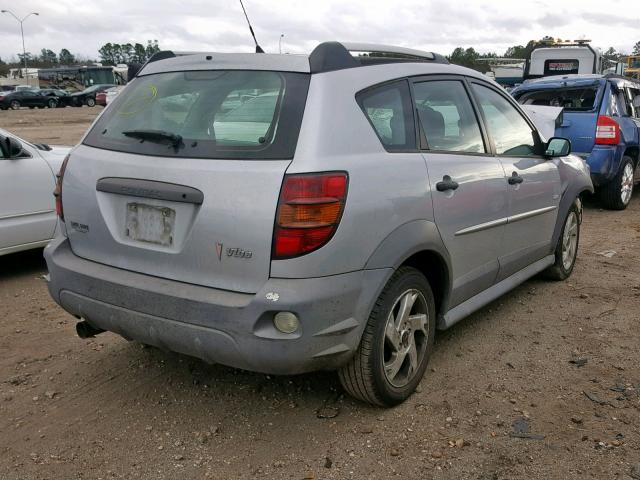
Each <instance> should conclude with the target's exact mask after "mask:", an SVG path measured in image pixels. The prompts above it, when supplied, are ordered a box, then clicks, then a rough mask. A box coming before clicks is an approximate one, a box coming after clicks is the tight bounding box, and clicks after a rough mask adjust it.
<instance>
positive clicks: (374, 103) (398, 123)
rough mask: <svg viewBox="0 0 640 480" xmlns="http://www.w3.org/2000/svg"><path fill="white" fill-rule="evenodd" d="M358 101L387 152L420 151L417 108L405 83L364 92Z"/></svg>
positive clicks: (359, 94) (357, 97) (358, 97)
mask: <svg viewBox="0 0 640 480" xmlns="http://www.w3.org/2000/svg"><path fill="white" fill-rule="evenodd" d="M356 99H357V101H358V103H359V104H360V108H362V111H363V112H364V114H365V115H366V116H367V118H368V120H369V122H370V123H371V126H372V127H373V129H374V131H375V132H376V134H377V135H378V138H379V139H380V141H381V142H382V145H383V146H384V148H385V149H386V150H387V151H389V152H406V151H414V150H416V137H415V124H414V119H413V111H412V110H413V108H412V106H411V96H410V93H409V85H408V83H407V82H406V81H405V80H402V81H399V82H395V83H391V84H387V85H382V86H379V87H374V88H372V89H369V90H367V91H364V92H360V93H358V94H357V95H356Z"/></svg>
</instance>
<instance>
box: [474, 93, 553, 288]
mask: <svg viewBox="0 0 640 480" xmlns="http://www.w3.org/2000/svg"><path fill="white" fill-rule="evenodd" d="M472 90H473V93H474V97H475V100H476V102H477V103H478V105H479V106H480V110H481V111H482V115H483V117H484V121H485V124H486V125H487V129H488V131H489V136H490V141H491V144H492V148H493V150H494V152H495V153H496V156H497V158H499V160H500V162H501V163H502V166H503V167H504V170H505V173H506V176H507V182H506V183H507V184H508V189H509V209H508V210H509V215H508V223H507V225H506V228H505V237H504V242H503V247H502V252H501V255H500V275H499V277H498V280H502V279H504V278H506V277H508V276H510V275H512V274H514V273H516V272H517V271H519V270H521V269H522V268H524V267H526V266H527V265H529V264H531V263H534V262H535V261H537V260H539V259H541V258H543V257H544V256H545V255H547V254H549V251H550V245H551V237H552V235H553V230H554V227H555V224H556V218H557V215H558V206H559V204H560V194H561V187H562V186H561V182H560V173H559V171H558V168H557V166H556V163H555V162H554V161H550V160H547V159H546V158H544V157H542V156H541V155H540V152H541V151H542V146H541V145H540V140H539V137H538V136H537V133H536V132H535V130H534V128H533V125H532V124H531V123H530V122H528V121H527V120H526V119H525V117H524V116H523V115H522V114H521V113H520V111H519V110H518V109H517V108H516V106H515V103H514V102H513V100H512V99H511V98H510V97H508V96H507V95H505V94H504V93H502V92H501V91H499V90H498V89H496V88H494V87H492V86H489V85H487V84H485V83H482V84H480V83H476V82H473V83H472Z"/></svg>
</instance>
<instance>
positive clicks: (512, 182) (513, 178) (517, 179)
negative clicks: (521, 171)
mask: <svg viewBox="0 0 640 480" xmlns="http://www.w3.org/2000/svg"><path fill="white" fill-rule="evenodd" d="M508 182H509V185H517V184H519V183H522V182H524V178H522V177H521V176H520V175H518V172H513V173H512V174H511V176H510V177H509V180H508Z"/></svg>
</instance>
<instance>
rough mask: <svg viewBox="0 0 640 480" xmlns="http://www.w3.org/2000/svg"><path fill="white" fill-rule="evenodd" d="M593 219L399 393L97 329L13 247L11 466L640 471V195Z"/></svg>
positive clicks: (450, 475)
mask: <svg viewBox="0 0 640 480" xmlns="http://www.w3.org/2000/svg"><path fill="white" fill-rule="evenodd" d="M100 110H101V109H100V108H93V109H91V108H87V107H85V108H82V109H72V108H67V109H59V110H37V111H29V110H21V111H18V112H11V111H9V112H0V127H2V128H8V129H10V130H11V131H14V132H15V133H17V134H19V135H21V136H24V137H25V138H27V139H29V140H31V141H44V142H50V143H60V144H62V143H73V142H75V141H77V140H78V139H79V136H80V135H81V134H82V132H83V130H84V129H85V128H86V126H87V125H88V122H90V121H91V119H92V118H93V117H94V116H95V115H96V114H97V113H98V112H99V111H100ZM582 228H583V230H582V237H581V239H580V240H581V246H580V254H579V258H578V263H577V265H576V268H575V271H574V274H573V276H572V277H571V278H570V279H569V280H568V281H566V282H562V283H554V282H547V281H545V280H543V279H538V278H536V279H533V280H530V281H528V282H526V283H525V284H523V285H522V286H520V287H519V288H517V289H516V290H514V291H513V292H511V293H509V294H508V295H506V296H504V297H503V298H501V299H500V300H498V301H496V302H494V303H493V304H491V305H489V306H487V307H485V308H483V309H482V310H480V311H479V312H477V313H475V314H474V315H472V316H471V317H469V318H468V319H466V320H465V321H463V322H461V323H460V324H458V325H457V326H455V327H454V328H452V329H450V330H448V331H446V332H441V333H439V334H438V335H437V336H436V350H435V353H434V355H433V357H432V361H431V364H430V368H429V370H428V372H427V375H426V376H425V378H424V380H423V381H422V383H421V385H420V387H419V391H418V392H417V393H416V394H414V395H413V396H412V397H411V398H410V399H409V400H408V401H407V402H406V403H404V404H403V405H401V406H399V407H396V408H394V409H390V410H381V409H376V408H372V407H369V406H366V405H363V404H361V403H358V402H356V401H353V400H351V399H350V398H348V397H345V396H344V394H343V392H342V390H341V388H340V386H339V384H338V382H337V380H336V378H335V376H334V375H333V374H331V373H317V374H311V375H302V376H296V377H273V376H266V375H262V374H253V373H249V372H243V371H239V370H233V369H230V368H226V367H223V366H218V365H206V364H204V363H202V362H200V361H198V360H195V359H192V358H189V357H185V356H181V355H177V354H173V353H166V352H162V351H160V350H157V349H155V348H145V347H143V346H141V345H140V344H136V343H128V342H126V341H125V340H123V339H121V338H120V337H118V336H116V335H114V334H111V333H106V334H103V335H100V336H99V337H96V338H95V339H93V340H88V341H86V340H81V339H79V338H78V337H77V336H76V335H75V333H74V326H75V319H74V318H73V317H71V316H70V315H68V314H66V313H65V312H64V311H62V310H61V309H60V308H58V307H57V306H56V305H55V304H54V303H53V301H52V300H51V299H50V297H49V295H48V293H47V290H46V284H45V282H44V280H43V278H42V276H43V274H45V273H46V266H45V264H44V262H43V260H42V251H32V252H24V253H20V254H14V255H9V256H5V257H0V352H2V353H1V355H0V478H1V479H20V480H23V479H52V478H61V479H62V478H64V479H98V478H105V479H111V478H125V479H131V478H153V479H172V478H181V479H192V478H193V479H203V478H212V479H235V478H256V477H257V478H278V479H279V478H290V479H343V478H347V479H349V478H353V479H363V478H381V479H382V478H384V479H387V478H411V479H413V478H433V479H479V480H480V479H482V480H485V479H486V480H489V479H522V478H536V479H556V478H557V479H563V480H567V479H585V478H594V479H631V478H640V451H639V450H640V397H639V392H640V359H639V357H638V341H639V338H640V333H639V328H638V311H639V307H640V262H639V261H638V260H639V257H640V255H639V254H638V247H639V246H640V245H639V244H640V242H639V240H640V196H639V197H638V198H636V199H634V200H633V202H632V204H631V206H630V208H629V209H627V210H626V211H624V212H609V211H602V210H600V209H599V207H598V205H597V203H595V202H587V206H586V209H585V214H584V224H583V227H582ZM607 251H611V252H615V253H613V254H612V255H611V253H610V255H611V256H606V255H603V252H607ZM527 428H528V432H527ZM523 432H527V433H523ZM633 475H637V476H635V477H634V476H633Z"/></svg>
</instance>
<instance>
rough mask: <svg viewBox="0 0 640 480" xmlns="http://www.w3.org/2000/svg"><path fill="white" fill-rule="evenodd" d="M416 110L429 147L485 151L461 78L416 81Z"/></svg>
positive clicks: (448, 149) (468, 151) (461, 150)
mask: <svg viewBox="0 0 640 480" xmlns="http://www.w3.org/2000/svg"><path fill="white" fill-rule="evenodd" d="M414 96H415V103H416V105H415V106H416V112H417V113H418V119H419V121H420V126H421V128H422V131H423V132H424V135H425V137H426V139H427V145H428V148H429V150H435V151H445V152H467V153H485V152H486V150H485V146H484V142H483V140H482V134H481V133H480V126H479V124H478V120H477V118H476V115H475V113H474V111H473V107H472V106H471V100H470V99H469V96H468V95H467V92H466V90H465V88H464V86H463V84H462V82H460V81H457V80H442V81H440V80H438V81H429V82H421V83H416V84H415V85H414Z"/></svg>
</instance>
